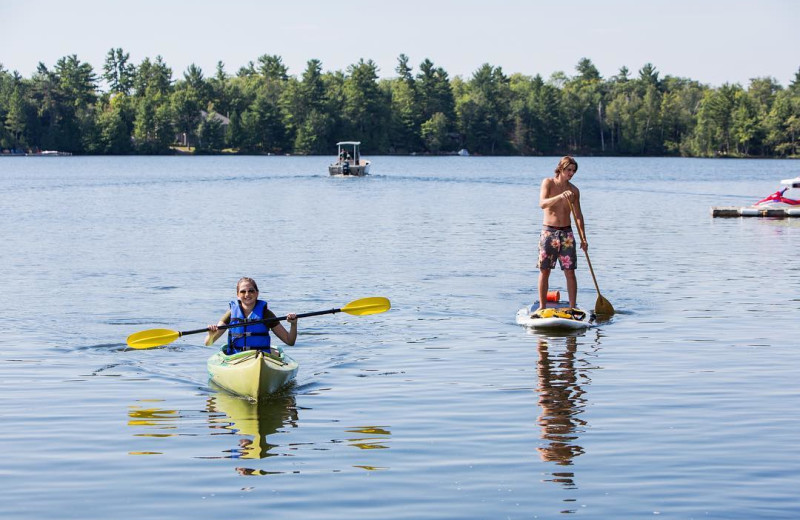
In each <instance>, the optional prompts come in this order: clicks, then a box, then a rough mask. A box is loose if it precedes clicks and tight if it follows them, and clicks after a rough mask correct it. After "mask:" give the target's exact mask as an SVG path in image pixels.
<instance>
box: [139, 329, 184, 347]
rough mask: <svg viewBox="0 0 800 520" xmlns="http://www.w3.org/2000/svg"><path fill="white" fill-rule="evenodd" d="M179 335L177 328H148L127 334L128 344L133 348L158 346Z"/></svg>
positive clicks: (170, 341)
mask: <svg viewBox="0 0 800 520" xmlns="http://www.w3.org/2000/svg"><path fill="white" fill-rule="evenodd" d="M180 337H181V333H180V332H178V331H177V330H169V329H150V330H143V331H141V332H135V333H133V334H131V335H130V336H128V346H129V347H131V348H135V349H145V348H154V347H160V346H162V345H167V344H168V343H172V342H173V341H175V340H176V339H178V338H180Z"/></svg>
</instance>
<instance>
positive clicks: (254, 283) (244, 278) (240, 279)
mask: <svg viewBox="0 0 800 520" xmlns="http://www.w3.org/2000/svg"><path fill="white" fill-rule="evenodd" d="M242 282H248V283H249V284H250V285H252V286H253V289H255V290H256V291H257V290H258V284H257V283H256V281H255V280H253V279H252V278H248V277H247V276H243V277H241V278H239V281H238V282H236V292H237V293H238V292H239V286H240V285H242Z"/></svg>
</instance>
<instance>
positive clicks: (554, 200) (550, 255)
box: [533, 156, 589, 316]
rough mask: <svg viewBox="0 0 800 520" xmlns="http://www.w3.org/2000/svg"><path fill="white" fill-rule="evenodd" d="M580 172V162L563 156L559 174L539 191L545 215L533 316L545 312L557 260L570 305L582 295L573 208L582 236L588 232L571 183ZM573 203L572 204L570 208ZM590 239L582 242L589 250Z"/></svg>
mask: <svg viewBox="0 0 800 520" xmlns="http://www.w3.org/2000/svg"><path fill="white" fill-rule="evenodd" d="M577 171H578V162H577V161H576V160H575V159H574V158H573V157H570V156H565V157H563V158H562V159H561V160H560V161H559V163H558V166H557V167H556V169H555V175H554V176H553V177H548V178H546V179H544V180H543V181H542V185H541V189H540V191H539V206H540V207H541V208H542V211H543V213H544V218H543V220H542V231H541V234H540V235H539V261H538V264H537V267H538V268H539V284H538V289H539V308H538V309H537V310H536V311H534V313H533V316H536V315H537V313H539V315H541V312H542V311H543V310H544V309H545V306H546V305H547V303H546V302H547V290H548V288H549V284H550V272H551V270H552V269H553V268H555V266H556V263H558V264H560V265H561V270H562V271H564V276H565V277H566V282H567V292H568V294H569V306H570V308H575V306H576V305H575V304H576V299H577V296H578V281H577V278H576V277H575V268H576V267H577V261H578V255H577V252H576V248H575V235H574V234H573V231H572V210H574V214H575V225H576V226H578V229H579V231H580V233H581V235H582V236H585V233H584V227H583V224H584V221H583V213H582V212H581V196H580V191H579V190H578V188H577V187H576V186H575V185H574V184H572V182H570V181H571V180H572V178H573V176H574V175H575V173H576V172H577ZM570 204H571V205H572V206H571V208H570ZM588 247H589V244H588V243H587V242H582V243H581V249H583V250H584V251H586V250H587V249H588Z"/></svg>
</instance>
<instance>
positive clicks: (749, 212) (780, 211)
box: [711, 206, 800, 218]
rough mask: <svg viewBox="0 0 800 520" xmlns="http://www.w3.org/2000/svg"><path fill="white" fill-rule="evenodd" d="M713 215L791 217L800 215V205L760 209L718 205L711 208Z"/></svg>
mask: <svg viewBox="0 0 800 520" xmlns="http://www.w3.org/2000/svg"><path fill="white" fill-rule="evenodd" d="M711 216H712V217H772V218H789V217H800V207H798V208H771V209H760V208H753V207H744V208H739V207H735V206H727V207H726V206H717V207H712V208H711Z"/></svg>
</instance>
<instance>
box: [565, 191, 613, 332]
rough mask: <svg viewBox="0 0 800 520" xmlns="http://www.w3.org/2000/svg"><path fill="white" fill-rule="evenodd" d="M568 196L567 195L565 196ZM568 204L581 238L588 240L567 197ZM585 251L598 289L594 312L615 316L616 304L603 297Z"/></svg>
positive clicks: (595, 286) (587, 255)
mask: <svg viewBox="0 0 800 520" xmlns="http://www.w3.org/2000/svg"><path fill="white" fill-rule="evenodd" d="M565 198H566V197H565ZM567 204H569V209H570V211H572V216H573V217H575V225H576V226H577V227H578V233H580V235H581V240H583V241H584V242H586V235H584V233H583V229H581V226H578V222H577V221H578V215H576V214H575V208H574V207H572V202H570V200H569V199H567ZM583 253H584V254H585V255H586V263H587V264H588V265H589V272H590V273H592V281H593V282H594V288H595V289H597V301H596V302H595V304H594V312H595V314H597V315H598V316H613V315H614V306H613V305H611V302H610V301H608V300H606V299H605V298H603V295H602V294H600V287H599V286H598V285H597V278H595V276H594V269H592V261H591V260H589V252H588V251H587V250H585V249H584V250H583Z"/></svg>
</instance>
